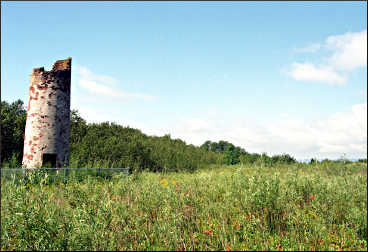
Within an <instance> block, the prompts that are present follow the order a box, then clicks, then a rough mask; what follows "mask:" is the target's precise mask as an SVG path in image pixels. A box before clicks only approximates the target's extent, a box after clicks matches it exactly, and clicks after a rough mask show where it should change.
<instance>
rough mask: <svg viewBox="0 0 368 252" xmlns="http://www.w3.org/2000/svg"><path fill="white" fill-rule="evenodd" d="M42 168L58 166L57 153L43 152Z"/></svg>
mask: <svg viewBox="0 0 368 252" xmlns="http://www.w3.org/2000/svg"><path fill="white" fill-rule="evenodd" d="M42 168H56V154H55V153H43V154H42Z"/></svg>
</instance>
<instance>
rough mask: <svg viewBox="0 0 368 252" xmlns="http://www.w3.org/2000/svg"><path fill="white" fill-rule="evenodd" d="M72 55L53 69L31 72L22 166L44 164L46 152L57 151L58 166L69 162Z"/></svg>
mask: <svg viewBox="0 0 368 252" xmlns="http://www.w3.org/2000/svg"><path fill="white" fill-rule="evenodd" d="M71 60H72V59H71V58H68V59H66V60H58V61H56V62H55V64H54V66H53V68H52V70H51V71H45V70H44V68H43V67H41V68H34V69H33V72H32V74H31V81H30V87H29V100H28V107H27V121H26V129H25V137H24V151H23V162H22V166H23V167H25V168H35V167H40V166H41V165H42V156H43V155H42V154H43V153H54V154H56V167H57V168H60V167H62V166H64V165H65V166H68V164H69V132H70V81H71Z"/></svg>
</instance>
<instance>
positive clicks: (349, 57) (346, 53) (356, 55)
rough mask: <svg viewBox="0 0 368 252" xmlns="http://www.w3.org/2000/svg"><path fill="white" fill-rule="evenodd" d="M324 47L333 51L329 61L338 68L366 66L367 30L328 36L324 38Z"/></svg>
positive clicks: (350, 68)
mask: <svg viewBox="0 0 368 252" xmlns="http://www.w3.org/2000/svg"><path fill="white" fill-rule="evenodd" d="M326 47H327V48H329V49H331V50H333V51H334V54H333V55H332V56H331V58H330V59H329V61H330V63H331V65H333V66H334V67H336V68H337V69H339V70H344V71H351V70H353V69H355V68H358V67H366V66H367V30H364V31H361V32H356V33H350V32H349V33H345V34H343V35H337V36H330V37H328V38H327V39H326Z"/></svg>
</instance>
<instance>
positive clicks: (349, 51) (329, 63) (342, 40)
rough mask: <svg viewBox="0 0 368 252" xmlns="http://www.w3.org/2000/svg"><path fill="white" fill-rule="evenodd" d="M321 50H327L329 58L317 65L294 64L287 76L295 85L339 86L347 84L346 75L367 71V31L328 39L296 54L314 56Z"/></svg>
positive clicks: (309, 63) (297, 50) (322, 59)
mask: <svg viewBox="0 0 368 252" xmlns="http://www.w3.org/2000/svg"><path fill="white" fill-rule="evenodd" d="M322 48H326V49H328V50H329V52H330V53H332V54H331V55H329V56H328V57H327V58H321V59H320V61H321V62H319V64H315V63H311V62H306V63H298V62H294V63H292V70H291V71H289V72H288V73H289V75H290V76H291V77H292V78H294V79H295V80H297V81H309V82H321V83H325V84H329V85H334V84H336V85H341V84H345V83H346V82H347V74H348V73H349V72H352V71H353V70H355V69H357V68H360V67H367V30H363V31H361V32H355V33H352V32H348V33H345V34H342V35H335V36H329V37H327V39H326V40H325V42H324V44H322V45H320V44H311V45H309V46H308V47H305V48H301V49H296V50H295V51H296V52H304V53H315V52H317V51H318V50H320V49H322ZM316 65H318V66H316Z"/></svg>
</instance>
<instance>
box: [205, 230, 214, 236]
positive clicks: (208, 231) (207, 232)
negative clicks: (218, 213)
mask: <svg viewBox="0 0 368 252" xmlns="http://www.w3.org/2000/svg"><path fill="white" fill-rule="evenodd" d="M203 234H209V235H212V234H213V233H212V231H211V230H205V231H204V232H203Z"/></svg>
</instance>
